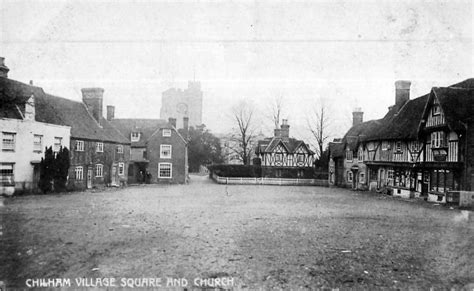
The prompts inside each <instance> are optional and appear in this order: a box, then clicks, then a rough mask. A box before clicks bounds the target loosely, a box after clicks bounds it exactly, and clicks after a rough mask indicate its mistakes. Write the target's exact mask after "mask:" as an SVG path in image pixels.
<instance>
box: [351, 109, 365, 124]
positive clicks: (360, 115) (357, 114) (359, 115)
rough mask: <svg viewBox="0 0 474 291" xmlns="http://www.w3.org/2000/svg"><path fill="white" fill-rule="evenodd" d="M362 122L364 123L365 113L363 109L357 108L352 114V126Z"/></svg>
mask: <svg viewBox="0 0 474 291" xmlns="http://www.w3.org/2000/svg"><path fill="white" fill-rule="evenodd" d="M362 122H364V112H363V111H362V108H360V107H357V108H355V109H354V111H353V112H352V126H354V125H357V124H361V123H362Z"/></svg>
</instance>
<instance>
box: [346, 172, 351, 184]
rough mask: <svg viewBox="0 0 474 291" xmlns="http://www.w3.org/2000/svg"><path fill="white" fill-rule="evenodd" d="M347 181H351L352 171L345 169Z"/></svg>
mask: <svg viewBox="0 0 474 291" xmlns="http://www.w3.org/2000/svg"><path fill="white" fill-rule="evenodd" d="M347 182H352V171H347Z"/></svg>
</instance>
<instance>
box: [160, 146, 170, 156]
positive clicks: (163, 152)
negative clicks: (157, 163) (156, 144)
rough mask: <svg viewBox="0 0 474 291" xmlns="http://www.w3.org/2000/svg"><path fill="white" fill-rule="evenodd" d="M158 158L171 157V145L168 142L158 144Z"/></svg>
mask: <svg viewBox="0 0 474 291" xmlns="http://www.w3.org/2000/svg"><path fill="white" fill-rule="evenodd" d="M160 158H162V159H171V145H169V144H162V145H160Z"/></svg>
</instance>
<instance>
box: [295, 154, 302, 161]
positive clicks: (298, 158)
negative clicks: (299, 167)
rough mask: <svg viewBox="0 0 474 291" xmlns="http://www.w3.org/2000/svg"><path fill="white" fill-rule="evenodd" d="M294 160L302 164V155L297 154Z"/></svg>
mask: <svg viewBox="0 0 474 291" xmlns="http://www.w3.org/2000/svg"><path fill="white" fill-rule="evenodd" d="M296 158H297V161H298V163H304V154H298V156H297V157H296Z"/></svg>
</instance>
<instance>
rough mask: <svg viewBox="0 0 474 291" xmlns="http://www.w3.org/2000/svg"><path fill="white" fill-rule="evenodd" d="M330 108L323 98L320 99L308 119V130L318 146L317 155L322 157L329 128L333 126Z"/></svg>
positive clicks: (316, 146)
mask: <svg viewBox="0 0 474 291" xmlns="http://www.w3.org/2000/svg"><path fill="white" fill-rule="evenodd" d="M330 115H331V114H330V108H329V106H328V104H327V102H326V100H324V99H323V98H319V99H318V102H317V103H316V104H315V106H314V107H313V109H312V112H311V115H310V116H308V117H307V118H306V121H307V123H308V129H309V131H310V132H311V134H312V136H313V138H314V140H315V141H316V144H315V145H314V147H315V148H316V155H317V156H318V158H320V157H321V155H322V154H323V151H324V146H325V144H326V142H327V141H328V139H329V137H330V135H329V127H330V126H331V122H332V120H331V117H330Z"/></svg>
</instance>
